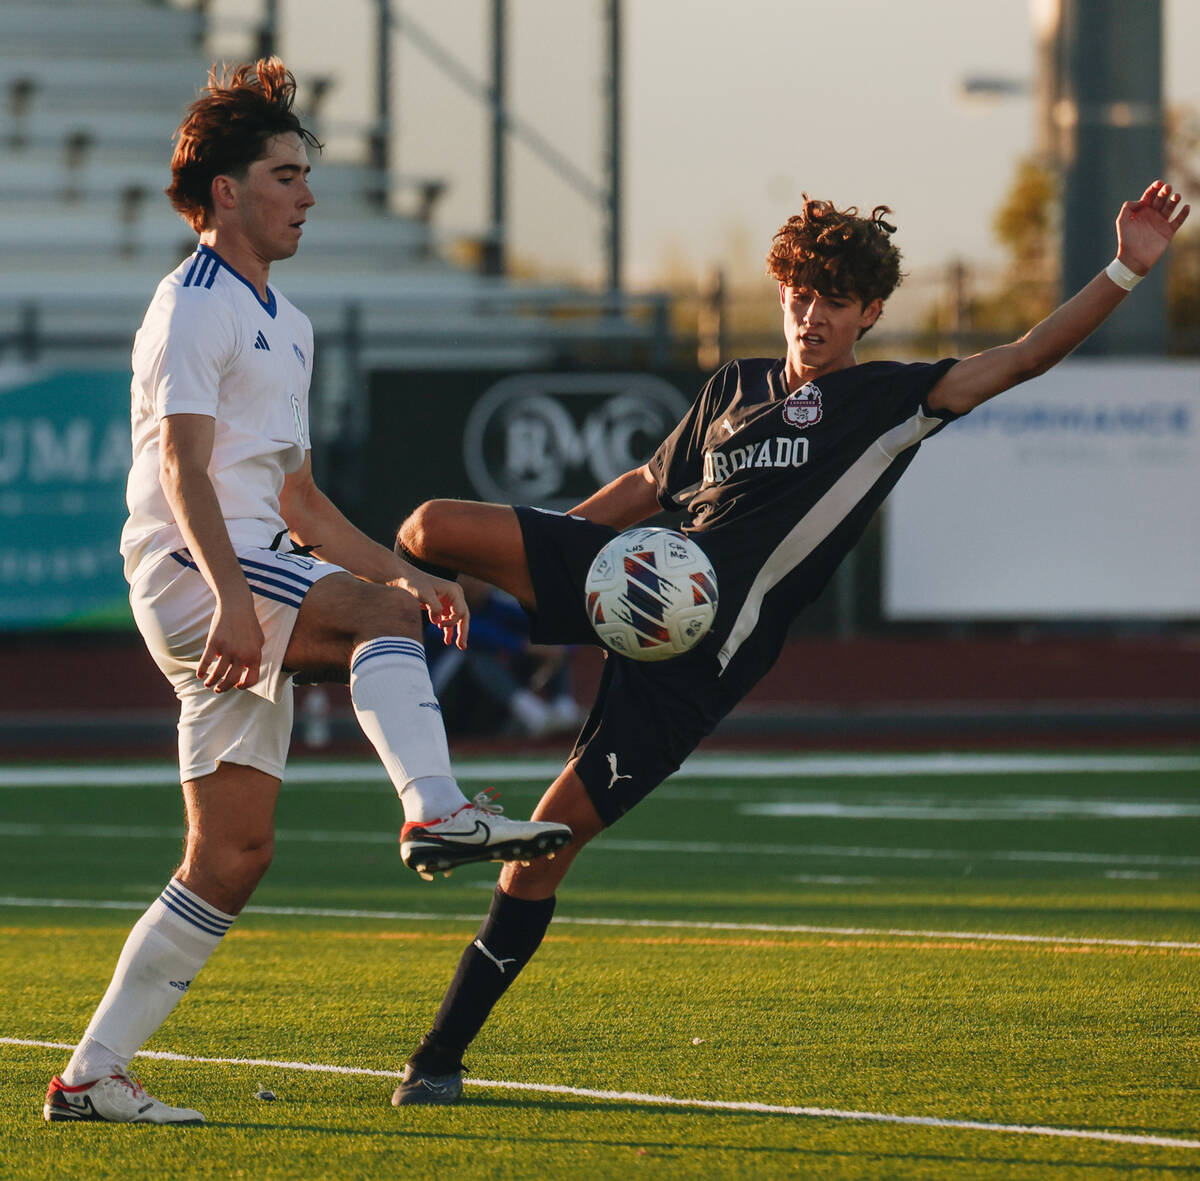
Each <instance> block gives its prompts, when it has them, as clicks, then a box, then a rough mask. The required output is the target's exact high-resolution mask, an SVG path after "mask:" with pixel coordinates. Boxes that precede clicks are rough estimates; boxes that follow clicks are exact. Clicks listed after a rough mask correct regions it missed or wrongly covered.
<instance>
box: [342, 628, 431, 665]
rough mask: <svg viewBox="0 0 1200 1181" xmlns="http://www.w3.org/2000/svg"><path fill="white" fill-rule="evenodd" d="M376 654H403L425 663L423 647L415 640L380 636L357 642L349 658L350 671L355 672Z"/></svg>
mask: <svg viewBox="0 0 1200 1181" xmlns="http://www.w3.org/2000/svg"><path fill="white" fill-rule="evenodd" d="M377 656H404V657H408V658H409V659H412V660H419V661H420V662H421V663H422V664H424V663H425V647H424V645H423V644H421V643H420V642H419V641H417V640H410V639H407V638H405V637H404V636H381V637H379V639H376V640H367V641H366V643H363V644H359V646H358V648H357V649H356V650H355V652H354V655H353V657H352V658H351V660H350V671H351V672H352V673H353V672H356V671H357V670H358V669H359V667H360V666H361V665H362V664H364V663H365V662H366V661H368V660H372V659H374V658H375V657H377Z"/></svg>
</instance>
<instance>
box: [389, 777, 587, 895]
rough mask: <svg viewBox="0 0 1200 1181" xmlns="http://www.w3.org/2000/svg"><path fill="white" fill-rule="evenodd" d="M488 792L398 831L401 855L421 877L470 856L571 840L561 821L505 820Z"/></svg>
mask: <svg viewBox="0 0 1200 1181" xmlns="http://www.w3.org/2000/svg"><path fill="white" fill-rule="evenodd" d="M503 811H504V809H503V808H501V807H500V805H499V804H498V803H496V801H495V799H494V798H493V797H491V796H489V795H488V793H487V792H482V791H481V792H480V793H479V794H478V795H477V796H476V797H475V798H474V799H473V800H472V801H471V802H470V803H469V804H464V805H463V806H462V807H461V808H459V810H458V811H457V812H455V813H454V814H453V815H451V816H447V817H445V818H444V819H442V820H428V821H411V822H410V823H408V824H406V825H405V826H404V828H403V829H402V830H401V832H400V857H401V859H402V860H403V862H404V864H405V865H407V866H408V867H409V868H410V869H414V870H416V871H417V873H418V874H420V875H421V877H423V878H425V880H426V881H429V880H431V879H432V877H433V874H434V873H435V872H438V871H441V872H445V873H446V876H447V877H449V872H448V871H449V870H452V869H453V868H454V867H455V866H458V865H467V864H469V863H471V862H473V861H521V862H524V863H525V864H528V863H529V862H530V861H532V860H533V859H534V858H535V857H545V856H549V855H550V854H552V853H553V852H554V851H555V850H556V849H561V848H562V847H563V846H564V845H566V844H567V843H568V842H569V841H570V840H571V830H570V829H569V828H568V827H567V826H566V825H565V824H551V823H547V822H545V821H539V820H510V819H509V818H508V817H507V816H505V815H503Z"/></svg>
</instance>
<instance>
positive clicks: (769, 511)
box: [392, 181, 1188, 1105]
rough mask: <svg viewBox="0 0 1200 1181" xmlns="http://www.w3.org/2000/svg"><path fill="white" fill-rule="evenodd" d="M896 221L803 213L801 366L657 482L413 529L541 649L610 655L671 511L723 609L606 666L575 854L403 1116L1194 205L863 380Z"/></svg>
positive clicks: (744, 388)
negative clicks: (880, 523) (656, 649)
mask: <svg viewBox="0 0 1200 1181" xmlns="http://www.w3.org/2000/svg"><path fill="white" fill-rule="evenodd" d="M888 213H889V210H888V209H887V208H886V207H883V206H880V207H878V208H876V209H875V210H874V211H873V212H872V214H871V215H870V216H869V217H862V216H859V215H858V213H857V211H856V210H854V209H848V210H839V209H837V208H835V207H834V206H833V205H832V204H830V203H829V202H827V201H813V200H806V202H805V205H804V207H803V210H802V211H801V212H800V213H799V214H798V215H796V216H795V217H793V218H791V219H790V220H789V221H788V222H787V224H786V225H784V226H783V227H782V228H781V229H780V230H779V232H778V233H777V234H776V236H775V239H774V242H773V245H772V249H771V252H770V254H769V256H768V260H767V265H768V272H769V273H770V274H771V275H772V276H773V277H774V278H775V279H776V280H777V281H778V284H779V300H780V305H781V308H782V312H783V331H784V338H785V341H786V346H787V352H786V355H785V356H784V357H783V358H782V359H779V360H742V361H733V362H730V363H729V364H728V365H726V366H724V367H723V368H722V369H720V370H719V371H718V372H717V373H716V374H715V375H714V376H713V377H712V379H711V380H710V381H709V382H708V384H707V385H706V386H705V387H704V389H703V390H702V391H701V393H700V395H699V397H698V398H697V399H696V401H695V403H694V404H693V405H692V407H691V409H690V410H689V411H688V413H687V415H686V416H685V417H684V419H683V420H682V421H681V422H680V423H679V425H678V426H677V427H676V428H675V430H674V431H673V432H672V433H671V435H670V436H669V437H668V438H667V439H666V441H665V442H664V443H663V444H662V445H661V446H660V447H659V449H658V451H657V452H656V453H655V455H654V456H653V458H652V459H651V460H650V462H649V463H647V464H646V465H645V466H643V467H640V468H636V469H634V470H633V471H630V472H626V473H625V474H624V475H622V476H619V477H618V478H617V479H616V480H614V481H613V482H612V483H610V484H608V485H607V486H606V487H604V488H602V489H600V490H599V491H598V492H596V493H595V494H594V495H592V496H591V497H589V498H588V499H587V500H585V501H584V502H583V503H582V504H580V505H579V506H578V507H576V508H575V509H573V510H572V512H571V514H570V515H561V514H554V513H548V512H544V511H541V510H538V509H533V508H516V509H513V508H508V507H504V506H500V505H485V504H473V503H468V502H460V501H432V502H429V503H427V504H425V505H422V506H421V507H420V508H419V509H417V511H416V512H415V513H414V514H413V515H412V516H411V517H410V518H409V519H408V520H407V521H406V522H405V523H404V525H403V526H402V528H401V530H400V534H399V537H398V540H397V548H398V551H399V552H400V553H402V554H404V555H405V556H408V557H410V558H411V559H412V560H415V561H416V562H418V563H424V564H425V568H426V569H428V570H429V571H430V572H431V573H441V574H443V575H449V574H452V573H453V572H454V571H456V570H461V571H464V572H466V573H469V574H472V575H475V576H477V577H480V578H484V579H487V580H488V581H490V582H493V583H495V584H496V585H497V586H500V587H502V588H503V589H505V590H507V591H509V592H510V593H511V594H513V595H514V596H516V598H517V599H518V600H519V601H520V602H521V603H523V604H524V605H525V606H526V609H527V610H528V611H529V613H530V616H531V621H532V636H533V638H534V640H535V641H537V642H541V643H576V644H582V643H592V644H595V643H597V642H598V641H597V639H596V637H595V634H594V633H593V632H592V631H591V628H590V626H589V623H588V620H587V617H586V614H585V610H584V593H583V583H584V577H585V575H586V573H587V570H588V566H589V564H590V562H591V560H592V558H593V557H594V555H595V553H596V552H597V550H599V548H600V547H601V546H602V545H603V544H604V543H605V542H606V541H607V540H608V539H609V538H610V537H612V536H613V534H614V533H615V532H617V531H619V530H622V529H627V528H630V527H631V526H633V525H636V524H637V523H639V522H641V521H644V520H646V519H647V518H648V517H650V516H652V515H654V514H655V513H656V512H658V511H659V510H660V509H668V510H678V511H682V512H683V513H684V514H685V520H684V523H683V525H682V528H683V530H684V532H686V533H688V534H689V535H691V536H692V537H693V538H694V539H695V540H696V541H698V542H699V543H700V545H701V546H702V547H703V549H704V551H705V552H706V553H707V555H708V556H709V558H710V559H711V561H712V563H713V566H714V569H715V570H716V573H717V579H718V585H719V587H720V603H719V609H718V613H717V618H716V621H715V623H714V625H713V628H712V631H711V632H710V633H709V635H708V636H707V637H705V640H704V641H702V643H701V645H700V646H699V647H698V648H697V649H695V650H693V651H691V652H689V653H687V654H685V655H684V656H681V657H678V658H676V659H674V660H669V661H664V662H661V663H650V664H639V663H637V662H636V661H632V660H629V659H628V658H626V657H623V656H619V655H616V654H614V653H611V652H609V653H606V661H605V667H604V674H603V677H602V679H601V684H600V688H599V691H598V694H597V698H596V702H595V704H594V706H593V707H592V711H591V713H590V714H589V716H588V718H587V720H586V721H585V722H584V725H583V729H582V731H581V733H580V735H579V738H578V740H577V742H576V745H575V748H574V750H573V751H572V753H571V757H570V759H569V760H568V762H567V765H566V767H565V769H564V770H563V771H562V773H561V774H560V775H559V776H558V778H557V779H556V780H555V781H554V783H553V784H551V786H550V787H549V789H548V790H547V791H546V793H545V795H544V796H543V797H542V800H541V803H540V804H539V806H538V808H537V809H536V811H535V812H534V816H535V817H538V818H541V819H554V820H558V821H560V822H562V823H565V824H568V825H570V827H571V829H572V831H573V833H574V836H573V838H572V842H571V844H570V845H569V846H568V847H567V848H566V849H564V850H563V851H562V853H560V854H559V856H558V858H557V860H555V861H554V862H546V861H540V862H537V863H535V864H533V865H530V866H528V867H522V866H512V865H510V866H507V867H505V869H504V870H503V871H502V872H501V875H500V881H499V885H498V886H497V889H496V892H495V894H494V896H493V901H492V907H491V910H490V912H489V914H488V916H487V918H486V919H485V920H484V922H483V925H482V926H481V927H480V929H479V932H478V934H477V937H476V938H475V940H474V941H473V942H472V944H471V945H470V946H469V947H468V948H467V950H466V952H465V953H464V954H463V957H462V959H461V960H460V962H459V965H458V969H457V972H456V973H455V976H454V979H453V980H452V982H451V984H450V987H449V989H448V990H447V992H446V995H445V997H444V999H443V1001H442V1005H441V1008H440V1009H439V1011H438V1013H437V1016H436V1018H435V1020H434V1024H433V1027H432V1029H431V1030H430V1031H429V1033H428V1034H426V1035H425V1037H424V1039H423V1040H422V1042H421V1045H420V1047H419V1048H418V1049H417V1050H416V1052H415V1053H414V1054H413V1055H412V1056H411V1057H410V1059H409V1061H408V1063H407V1065H406V1068H405V1072H404V1077H403V1079H402V1080H401V1083H400V1086H399V1087H397V1089H396V1092H395V1094H394V1095H393V1097H392V1102H393V1103H394V1104H397V1105H400V1104H407V1103H451V1102H454V1101H455V1100H456V1099H457V1098H458V1097H459V1095H460V1094H461V1091H462V1070H463V1067H462V1054H463V1052H464V1051H465V1049H466V1047H467V1046H468V1045H469V1044H470V1042H471V1041H472V1039H473V1038H474V1037H475V1035H476V1034H477V1033H478V1031H479V1029H480V1028H481V1027H482V1025H483V1022H484V1021H485V1020H486V1019H487V1015H488V1013H489V1012H490V1011H491V1009H492V1006H493V1005H494V1004H495V1003H496V1001H497V1000H499V998H500V996H501V995H502V994H503V992H504V991H505V990H506V989H507V987H508V986H509V985H510V984H511V983H512V981H513V979H514V978H515V977H516V975H517V973H518V972H519V971H520V970H521V968H522V967H523V966H524V964H525V963H527V962H528V960H529V959H530V957H531V956H532V955H533V953H534V952H535V951H536V949H537V947H538V946H539V944H540V942H541V940H542V937H543V935H544V934H545V931H546V929H547V927H548V925H549V923H550V919H551V916H552V914H553V910H554V894H555V890H556V888H557V886H558V883H559V882H560V881H562V879H563V877H564V875H565V874H566V872H567V870H568V868H569V867H570V865H571V862H572V860H573V859H574V857H575V855H576V854H577V853H578V852H579V850H580V849H581V848H582V847H583V846H584V845H585V844H586V843H587V842H588V841H589V840H590V839H591V838H592V837H594V836H596V835H597V834H598V833H599V832H600V831H601V830H602V829H604V828H605V827H607V826H608V825H610V824H612V823H613V822H614V821H616V820H617V819H618V818H619V817H620V816H622V815H623V814H624V813H625V812H627V811H628V810H629V809H630V808H632V807H633V806H634V805H635V804H636V803H637V802H638V801H639V800H641V799H642V798H644V797H645V796H646V794H647V793H649V792H650V791H651V790H652V789H653V788H654V787H656V786H657V785H658V784H659V783H661V782H662V780H663V779H665V778H666V777H667V776H668V775H670V774H671V773H672V772H673V771H675V770H676V769H677V768H678V767H679V765H680V763H681V762H682V761H683V759H684V758H685V757H686V756H687V755H688V754H689V753H690V752H691V751H692V750H693V749H694V748H695V746H696V745H697V743H699V742H700V740H701V739H702V738H703V737H704V736H705V735H707V734H709V733H711V731H712V730H713V728H714V727H715V726H716V725H717V723H718V722H719V721H720V720H721V718H723V717H724V716H725V715H726V714H727V713H728V712H729V711H730V710H731V709H732V708H733V706H734V705H736V704H737V702H738V701H740V700H741V698H742V697H743V696H744V695H745V694H746V692H747V691H748V690H749V689H750V688H751V686H753V685H754V684H755V683H756V682H757V681H758V680H759V678H760V677H761V676H762V675H763V674H764V673H765V672H766V671H767V669H769V668H770V667H771V665H772V664H773V663H774V662H775V660H776V659H777V658H778V656H779V653H780V651H781V649H782V647H783V643H784V639H785V637H786V634H787V629H788V625H789V623H790V622H791V620H792V619H793V618H794V617H795V616H796V614H797V613H798V612H799V611H801V610H802V609H803V608H804V607H805V605H806V604H808V603H809V602H811V601H812V600H813V599H814V598H815V597H816V596H817V594H818V593H819V592H820V591H821V589H822V587H823V586H824V585H825V583H826V582H827V581H828V579H829V577H830V575H831V574H832V573H833V571H834V570H835V569H836V568H837V565H838V563H839V562H840V561H841V560H842V558H843V557H844V556H845V555H846V553H847V552H848V551H849V550H850V548H851V547H852V546H853V545H854V543H855V541H857V539H858V538H859V536H860V535H861V533H862V531H863V529H864V528H865V526H866V524H867V522H868V521H869V520H870V518H871V516H872V514H873V513H874V512H875V510H876V509H877V508H878V507H879V505H880V504H881V503H882V502H883V500H884V499H885V498H886V496H887V495H888V493H889V492H890V491H891V489H892V488H893V487H894V485H895V483H896V481H897V480H898V479H899V478H900V476H901V475H902V474H903V472H904V470H905V469H906V468H907V466H908V465H909V463H911V462H912V460H913V458H914V456H915V455H916V452H917V449H918V447H919V446H920V444H921V442H922V441H923V440H925V439H927V438H929V437H930V436H932V435H933V434H935V433H936V432H937V431H938V430H939V429H940V428H941V427H942V426H943V425H945V423H946V422H947V421H949V420H951V419H953V418H955V417H958V416H960V415H963V414H966V413H967V412H969V411H970V410H972V409H973V408H974V407H976V406H978V405H980V404H981V403H982V402H984V401H986V400H987V399H988V398H991V397H994V396H995V395H996V394H999V393H1002V392H1003V391H1004V390H1007V389H1010V388H1011V387H1013V386H1015V385H1018V384H1019V383H1020V382H1023V381H1027V380H1028V379H1030V378H1032V377H1035V376H1037V375H1038V374H1040V373H1043V372H1045V371H1046V370H1047V369H1049V368H1050V367H1051V366H1053V365H1054V364H1056V363H1057V362H1058V361H1060V360H1062V358H1063V357H1065V356H1066V355H1067V354H1068V353H1070V352H1071V351H1072V349H1074V348H1075V347H1076V346H1077V345H1078V344H1079V343H1080V342H1081V341H1083V340H1084V338H1085V337H1087V336H1088V334H1089V333H1091V332H1092V331H1093V330H1094V329H1095V328H1096V327H1098V326H1099V325H1100V323H1101V322H1102V321H1103V320H1104V319H1105V318H1106V317H1107V316H1108V315H1109V314H1110V313H1111V312H1113V311H1114V310H1115V309H1116V308H1117V307H1118V305H1119V304H1120V303H1121V302H1122V300H1123V299H1124V298H1125V296H1126V295H1127V293H1128V292H1129V291H1130V290H1131V289H1132V288H1133V286H1135V285H1136V283H1137V282H1138V281H1139V279H1140V278H1141V276H1143V275H1144V274H1145V273H1146V272H1147V271H1149V269H1150V268H1151V266H1153V265H1154V263H1155V262H1156V261H1157V260H1158V258H1159V257H1160V256H1161V255H1162V254H1163V252H1164V251H1165V250H1166V248H1167V246H1168V244H1169V243H1170V240H1171V238H1172V237H1173V236H1174V234H1175V232H1176V231H1177V230H1178V228H1179V227H1180V226H1181V225H1182V224H1183V222H1184V220H1185V218H1186V217H1187V214H1188V207H1187V206H1186V205H1182V204H1181V202H1180V198H1179V194H1178V193H1175V192H1173V191H1172V189H1171V186H1170V185H1167V184H1164V183H1162V182H1160V181H1156V182H1155V183H1153V184H1152V185H1150V186H1149V187H1148V188H1147V189H1146V191H1145V192H1144V193H1143V194H1142V196H1141V197H1140V198H1138V199H1137V200H1136V201H1132V202H1127V203H1126V204H1125V205H1123V206H1122V208H1121V211H1120V214H1119V216H1118V218H1117V222H1116V228H1117V254H1116V258H1114V260H1113V261H1112V262H1111V263H1110V264H1109V265H1108V267H1107V268H1106V269H1105V270H1104V271H1102V272H1100V273H1099V274H1098V275H1097V276H1096V277H1095V278H1094V279H1093V280H1092V281H1091V282H1090V283H1088V284H1087V286H1085V287H1084V288H1083V289H1082V290H1081V291H1080V292H1078V294H1076V295H1075V296H1074V297H1072V298H1071V299H1069V300H1068V301H1067V302H1066V303H1064V304H1063V305H1062V306H1060V307H1059V308H1058V309H1057V310H1055V311H1054V312H1053V313H1051V314H1050V315H1049V316H1048V317H1047V318H1046V319H1045V320H1043V321H1042V322H1041V323H1040V324H1038V325H1037V326H1036V327H1035V328H1033V329H1032V330H1031V331H1029V332H1028V333H1026V334H1025V335H1024V336H1022V337H1021V338H1020V339H1019V340H1016V341H1013V342H1012V343H1010V344H1006V345H1002V346H1000V347H998V348H993V349H988V350H987V351H985V352H982V353H979V354H977V355H976V356H973V357H969V358H966V359H965V360H961V361H954V360H944V361H939V362H937V363H936V364H908V365H906V364H898V363H895V362H885V361H881V362H871V363H868V364H863V365H859V364H858V363H857V362H856V360H855V356H854V346H855V342H856V341H857V340H858V339H859V338H860V337H861V336H862V335H863V333H865V332H866V331H867V330H868V329H870V327H871V326H872V325H873V324H874V323H875V321H876V320H877V319H878V318H879V315H880V313H881V312H882V310H883V304H884V301H885V300H886V299H887V298H888V296H889V295H890V294H891V293H892V291H893V290H894V288H895V286H896V284H897V283H898V282H899V280H900V265H899V264H900V255H899V252H898V251H897V249H896V248H895V246H894V245H893V244H892V241H891V234H892V233H893V227H892V226H890V225H888V224H887V222H886V221H885V220H884V218H885V217H886V215H887V214H888ZM954 491H955V490H953V489H948V492H950V493H953V492H954Z"/></svg>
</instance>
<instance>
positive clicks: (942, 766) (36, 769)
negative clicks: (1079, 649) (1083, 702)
mask: <svg viewBox="0 0 1200 1181" xmlns="http://www.w3.org/2000/svg"><path fill="white" fill-rule="evenodd" d="M454 769H455V774H456V775H457V776H458V777H459V778H460V779H469V780H477V779H486V780H489V781H499V782H511V781H514V780H524V779H553V778H554V776H556V775H557V774H558V773H559V771H561V770H562V760H561V759H511V760H507V759H506V760H502V761H497V760H494V759H488V760H479V759H461V760H458V761H457V762H456V763H455V765H454ZM1172 771H1200V756H1196V755H1090V754H1089V755H1069V754H1067V755H1038V754H955V753H948V754H911V755H910V754H891V755H780V756H777V757H770V756H760V755H756V756H754V757H751V758H737V757H735V756H730V755H704V754H701V755H693V756H692V757H691V758H690V759H688V760H687V761H686V762H685V763H684V764H683V766H682V767H681V768H680V770H678V771H677V772H675V775H674V776H672V779H676V780H677V779H729V778H741V779H751V778H752V779H770V778H801V779H812V778H824V777H835V778H836V777H839V776H841V777H845V778H863V777H866V778H871V777H897V776H902V775H903V776H909V775H925V776H929V775H1029V774H1039V775H1077V774H1083V773H1087V774H1092V775H1101V774H1114V775H1115V774H1152V773H1166V772H1172ZM330 780H333V781H335V782H336V783H339V784H343V785H350V784H368V785H371V786H373V787H375V788H380V787H384V788H386V787H387V786H388V783H387V776H386V775H385V774H384V771H383V768H382V767H380V765H379V764H378V763H376V762H372V761H368V760H365V759H364V760H362V761H360V762H335V763H316V762H298V763H296V764H295V765H293V766H291V767H289V768H288V770H287V772H286V775H285V782H286V784H287V786H296V787H299V786H301V785H303V784H314V783H316V784H328V783H329V781H330ZM178 783H179V770H178V768H177V767H176V766H175V764H174V763H155V764H137V765H130V766H113V765H111V764H91V763H78V764H72V765H70V766H62V765H56V766H43V765H30V766H25V767H13V766H7V767H3V768H0V788H3V787H156V786H165V785H177V784H178Z"/></svg>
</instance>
